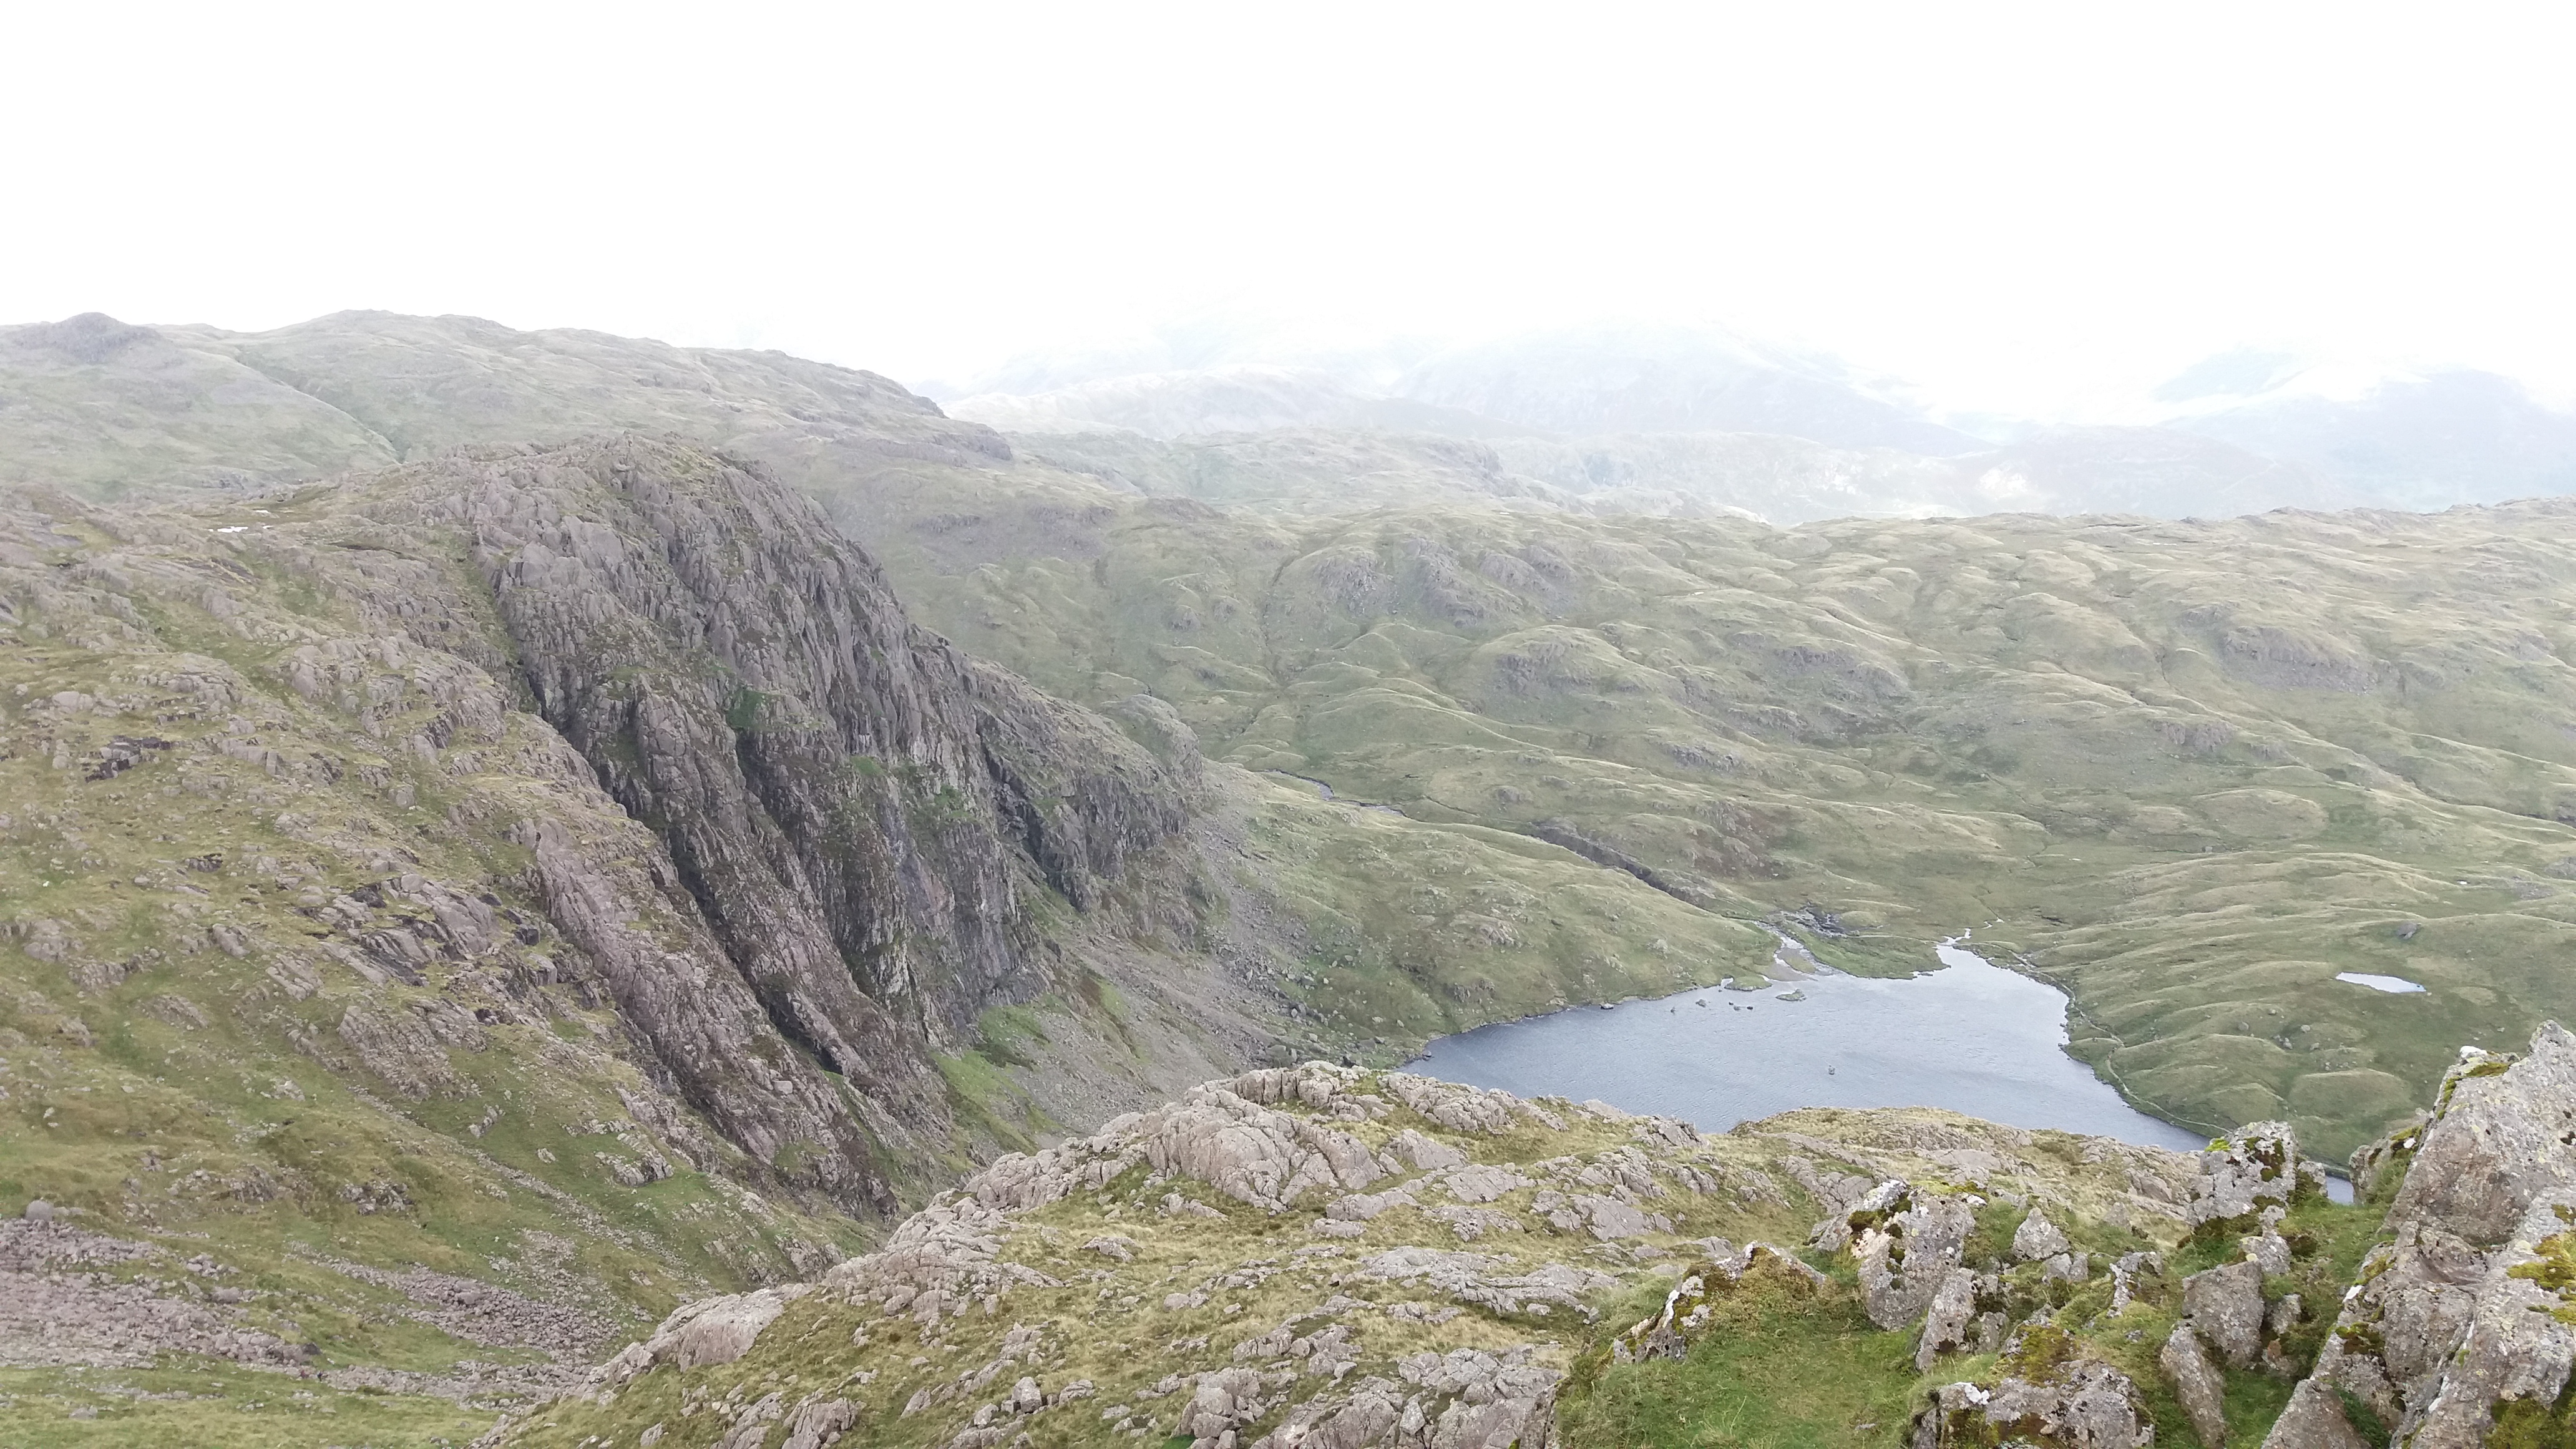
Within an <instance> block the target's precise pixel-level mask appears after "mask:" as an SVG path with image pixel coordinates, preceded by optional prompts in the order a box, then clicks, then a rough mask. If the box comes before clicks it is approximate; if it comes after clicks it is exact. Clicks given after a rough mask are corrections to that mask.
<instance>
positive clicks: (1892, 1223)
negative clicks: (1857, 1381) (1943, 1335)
mask: <svg viewBox="0 0 2576 1449" xmlns="http://www.w3.org/2000/svg"><path fill="white" fill-rule="evenodd" d="M1897 1186H1898V1187H1899V1188H1900V1189H1902V1190H1901V1191H1898V1192H1893V1193H1886V1194H1884V1195H1883V1202H1884V1205H1883V1206H1881V1207H1879V1208H1877V1209H1876V1215H1875V1220H1874V1221H1871V1222H1870V1223H1869V1224H1868V1226H1866V1227H1863V1228H1861V1229H1860V1230H1859V1233H1858V1235H1857V1236H1856V1237H1855V1238H1854V1239H1853V1241H1852V1249H1851V1251H1852V1256H1854V1257H1855V1258H1857V1259H1859V1260H1860V1287H1861V1305H1862V1310H1863V1311H1864V1312H1866V1313H1867V1314H1868V1315H1869V1321H1870V1322H1872V1323H1875V1324H1877V1325H1878V1326H1879V1327H1881V1328H1888V1329H1895V1328H1903V1327H1906V1326H1907V1325H1909V1324H1912V1323H1914V1322H1915V1321H1917V1320H1918V1319H1920V1318H1922V1316H1923V1313H1924V1310H1925V1309H1927V1308H1929V1307H1931V1304H1932V1295H1933V1294H1934V1293H1936V1292H1938V1291H1940V1287H1941V1283H1942V1280H1943V1279H1945V1278H1946V1277H1948V1276H1949V1273H1950V1270H1951V1269H1953V1268H1956V1267H1958V1266H1959V1258H1960V1254H1961V1252H1962V1250H1963V1249H1964V1248H1965V1247H1966V1245H1967V1240H1968V1234H1969V1233H1971V1232H1973V1231H1975V1229H1976V1226H1977V1218H1976V1213H1975V1212H1974V1211H1973V1210H1972V1209H1971V1208H1969V1206H1968V1205H1967V1204H1966V1203H1965V1202H1963V1201H1961V1200H1960V1199H1958V1198H1955V1197H1949V1196H1945V1195H1943V1194H1939V1193H1918V1192H1916V1191H1914V1190H1913V1189H1912V1187H1911V1186H1909V1185H1907V1184H1903V1183H1900V1184H1897ZM1881 1201H1882V1194H1877V1193H1874V1194H1872V1195H1871V1197H1870V1198H1869V1199H1867V1200H1865V1201H1864V1202H1863V1203H1862V1204H1861V1206H1860V1207H1857V1208H1855V1209H1854V1210H1853V1211H1854V1213H1855V1215H1857V1214H1859V1213H1860V1212H1861V1211H1863V1210H1864V1209H1867V1208H1869V1207H1870V1205H1871V1204H1872V1203H1879V1202H1881Z"/></svg>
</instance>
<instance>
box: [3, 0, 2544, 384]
mask: <svg viewBox="0 0 2576 1449" xmlns="http://www.w3.org/2000/svg"><path fill="white" fill-rule="evenodd" d="M2565 23H2566V22H2565V21H2564V20H2563V19H2562V18H2561V17H2560V16H2558V15H2557V14H2555V13H2553V12H2547V11H2542V10H2539V9H2537V8H2532V9H2528V10H2517V9H2510V8H2508V9H2499V10H2490V11H2485V12H2478V13H2473V14H2469V15H2466V16H2463V15H2459V14H2447V15H2445V16H2443V17H2442V19H2441V22H2440V24H2439V25H2438V26H2435V25H2431V24H2429V23H2426V22H2424V21H2423V20H2422V19H2420V18H2419V17H2417V16H2415V15H2412V14H2410V13H2408V12H2402V11H2398V10H2395V9H2375V10H2374V9H2368V8H2364V9H2360V10H2355V9H2352V8H2349V7H2337V8H2327V7H2323V6H2285V7H2278V8H2275V9H2269V10H2265V11H2262V12H2259V13H2249V12H2244V11H2242V10H2238V9H2232V8H2221V7H2216V6H2185V7H2168V8H2165V9H2160V10H2158V11H2157V12H2155V13H2154V14H2153V15H2152V16H2151V17H2150V16H2132V15H2124V14H2111V13H2102V12H2080V13H2079V12H2066V11H2062V10H2059V9H2054V8H2050V7H2041V6H1993V7H1984V8H1981V9H1979V10H1977V11H1975V12H1973V13H1969V14H1961V13H1956V12H1942V13H1938V14H1935V13H1931V12H1922V11H1918V10H1914V9H1909V8H1905V7H1897V6H1868V5H1863V6H1837V7H1818V8H1808V9H1801V10H1799V11H1797V12H1795V13H1786V14H1784V13H1775V12H1772V11H1769V10H1762V11H1740V12H1720V13H1708V12H1703V11H1701V10H1698V9H1681V8H1674V9H1660V8H1652V7H1639V8H1629V9H1618V10H1612V11H1608V12H1593V13H1588V14H1587V15H1586V16H1584V17H1583V18H1582V20H1581V21H1580V22H1579V23H1578V22H1573V21H1569V20H1566V19H1564V18H1562V17H1560V16H1557V15H1554V14H1550V13H1547V12H1539V11H1534V10H1530V11H1510V10H1505V11H1494V10H1489V9H1479V10H1476V11H1473V12H1469V11H1464V10H1445V9H1419V10H1407V11H1404V12H1400V13H1394V14H1389V13H1385V12H1383V11H1380V10H1376V9H1370V8H1363V7H1331V6H1327V7H1317V8H1310V9H1306V10H1301V11H1299V12H1298V13H1297V14H1296V15H1295V16H1293V17H1286V18H1280V17H1272V16H1263V15H1253V14H1229V13H1217V12H1206V11H1201V10H1195V9H1190V8H1187V7H1135V8H1129V9H1124V10H1121V11H1118V12H1116V13H1114V14H1107V15H1102V14H1096V13H1086V14H1083V15H1075V14H1072V13H1068V12H1061V11H1054V10H1048V9H1043V8H1039V7H1025V6H980V7H943V8H942V9H941V10H939V11H938V12H937V13H922V12H918V11H912V10H894V9H856V10H841V9H824V8H819V7H814V8H807V7H794V6H789V7H777V8H772V9H768V10H765V11H761V12H758V13H757V14H755V15H753V16H752V17H750V18H749V19H748V20H742V19H738V18H735V17H728V19H727V21H726V23H724V24H722V25H714V24H708V23H702V22H700V21H698V20H697V19H695V18H693V17H691V16H689V15H687V14H686V13H685V12H677V11H672V12H646V13H642V14H640V15H639V14H637V13H635V12H630V11H625V10H618V11H610V10H607V9H605V8H591V7H557V8H551V9H546V10H542V11H536V12H525V11H521V10H518V9H512V8H505V7H497V6H487V7H475V6H465V7H460V8H456V9H452V10H442V11H441V12H440V13H439V15H438V17H437V18H435V19H434V20H415V19H407V18H401V17H397V18H392V19H387V18H382V17H352V16H350V15H348V14H347V13H345V12H339V11H326V10H322V9H320V8H318V7H296V6H277V7H269V8H266V9H263V10H261V11H258V12H256V13H254V14H251V15H249V16H241V15H234V14H229V13H228V14H225V15H222V16H217V15H213V14H210V13H198V12H193V11H186V10H175V9H174V10H172V11H169V12H167V13H165V14H163V15H161V16H160V17H159V18H158V19H157V20H156V21H155V23H153V24H151V25H147V26H135V25H130V24H124V23H121V22H120V21H112V20H109V19H102V18H94V17H91V16H88V15H83V14H75V13H69V12H55V13H48V14H44V15H40V16H36V17H32V18H28V19H24V20H22V21H21V22H20V24H21V32H22V36H23V37H24V39H25V41H26V45H25V53H26V54H27V55H29V56H32V57H38V58H43V57H52V58H54V59H56V60H58V61H61V62H64V63H60V64H36V65H30V66H28V67H26V68H24V70H23V71H22V73H21V76H20V78H19V80H18V81H17V82H15V83H14V84H13V87H12V88H11V91H10V93H9V95H7V96H6V97H0V115H5V116H7V117H8V118H9V120H10V121H11V122H12V124H13V125H14V127H15V129H16V131H17V133H18V134H20V135H22V136H29V137H40V138H42V144H40V145H33V146H28V147H24V148H21V151H20V153H19V154H18V155H17V156H16V157H15V158H14V161H13V168H12V169H13V172H14V179H15V182H16V185H15V187H14V189H13V194H14V195H15V196H16V197H17V198H18V200H19V204H20V205H21V207H22V208H23V216H24V218H25V220H26V222H28V223H30V224H22V225H21V226H19V227H15V228H11V229H10V230H9V232H8V233H7V235H6V239H5V240H0V262H5V263H6V265H5V266H0V316H6V317H8V318H10V319H12V320H28V321H34V320H43V319H51V318H59V317H62V316H65V315H69V314H73V313H78V312H83V311H92V310H95V311H102V312H107V313H110V314H112V315H115V316H117V317H120V318H122V319H125V320H128V321H137V322H157V323H175V322H203V323H209V324H212V325H217V326H222V327H227V328H232V329H237V330H257V329H264V328H271V327H276V326H280V325H284V324H287V323H291V322H294V321H299V320H302V319H304V318H307V317H311V316H316V315H320V314H324V313H328V312H333V311H338V310H343V309H349V308H378V309H385V310H393V311H403V312H425V313H447V312H455V313H469V314H473V315H477V316H483V317H488V318H491V319H493V320H495V321H499V322H502V323H505V324H507V325H510V326H513V327H521V328H538V327H558V326H575V327H584V328H590V329H594V330H599V331H605V332H614V333H622V334H627V335H641V336H650V337H655V338H658V339H661V340H664V341H668V342H672V343H677V344H682V345H694V346H754V347H775V348H779V349H782V350H785V351H789V352H794V353H797V354H800V355H804V356H809V357H815V358H820V359H824V360H828V361H833V362H839V363H844V364H847V365H852V366H858V367H864V368H868V369H870V370H873V371H877V372H882V373H885V374H887V375H889V376H892V377H895V378H897V379H899V380H902V381H904V382H906V383H907V384H909V385H915V386H933V385H936V384H938V383H940V382H943V381H947V382H965V381H971V380H973V379H977V378H980V377H989V376H991V375H992V374H993V373H994V372H995V371H996V370H997V369H1000V368H1003V367H1005V366H1007V365H1009V364H1011V363H1012V362H1013V361H1014V360H1015V359H1025V358H1029V357H1033V356H1036V357H1045V356H1058V357H1061V356H1069V355H1080V354H1084V353H1101V352H1112V353H1114V352H1116V351H1118V350H1120V349H1130V350H1133V349H1135V348H1136V347H1137V344H1138V343H1139V341H1140V339H1142V340H1149V341H1150V340H1151V339H1153V338H1154V337H1156V336H1157V335H1158V334H1162V335H1177V334H1185V333H1190V332H1193V331H1196V332H1199V333H1207V332H1210V331H1225V330H1227V329H1231V330H1232V331H1234V332H1235V333H1237V334H1239V335H1244V336H1266V337H1267V338H1269V339H1270V340H1269V341H1268V342H1267V343H1265V344H1264V345H1265V346H1267V347H1268V348H1269V352H1268V353H1267V354H1263V355H1275V356H1277V357H1279V358H1281V359H1286V360H1293V359H1295V358H1298V357H1304V356H1311V355H1316V354H1324V353H1331V352H1333V351H1335V350H1337V349H1338V350H1340V351H1343V352H1351V351H1364V350H1367V349H1371V348H1379V349H1383V348H1385V347H1386V346H1388V345H1389V344H1390V342H1392V343H1395V344H1399V345H1400V344H1404V343H1406V341H1407V340H1408V339H1410V340H1412V342H1413V343H1415V344H1417V345H1421V346H1425V347H1428V346H1431V345H1437V344H1456V343H1471V342H1474V341H1477V340H1480V339H1489V338H1493V337H1498V336H1505V335H1513V334H1519V333H1525V332H1529V331H1532V330H1542V329H1548V328H1556V327H1565V326H1577V325H1593V324H1597V323H1600V322H1603V321H1604V320H1609V321H1615V322H1622V323H1632V324H1633V323H1644V324H1656V325H1660V324H1676V325H1690V326H1706V325H1712V324H1713V325H1719V326H1724V327H1727V328H1730V329H1733V330H1737V331H1740V332H1742V333H1744V334H1745V335H1748V336H1750V337H1754V338H1757V339H1760V340H1761V341H1763V342H1766V343H1770V344H1774V345H1777V346H1781V347H1786V348H1793V349H1804V350H1809V351H1814V352H1821V353H1829V354H1831V355H1833V356H1835V357H1838V358H1841V359H1843V360H1845V361H1846V362H1848V363H1849V364H1851V365H1852V366H1853V367H1854V368H1856V369H1859V370H1861V371H1863V372H1864V373H1866V374H1869V375H1873V376H1879V377H1884V378H1887V379H1894V380H1898V381H1901V382H1902V383H1904V384H1906V386H1907V392H1908V396H1910V397H1912V398H1913V399H1915V400H1916V401H1918V402H1920V403H1921V404H1922V405H1923V406H1925V407H1926V408H1928V409H1930V410H1932V411H1934V412H1936V413H1942V414H1953V415H1955V414H1960V413H1995V414H2009V415H2014V416H2022V417H2030V418H2034V419H2039V420H2043V421H2047V420H2077V421H2081V420H2094V419H2101V418H2107V417H2111V416H2114V415H2116V414H2117V413H2118V412H2119V410H2120V409H2121V408H2123V407H2127V406H2130V405H2131V404H2132V403H2133V402H2134V400H2135V399H2137V398H2139V397H2141V396H2143V395H2144V394H2145V393H2146V392H2147V391H2148V390H2149V389H2151V388H2153V387H2154V386H2155V385H2156V384H2157V383H2158V382H2159V381H2161V380H2163V379H2165V378H2169V377H2171V376H2173V375H2174V374H2176V373H2178V372H2180V371H2182V370H2183V369H2184V368H2186V367H2189V366H2191V365H2193V364H2194V363H2197V362H2199V361H2201V360H2202V359H2205V358H2208V357H2211V356H2213V355H2217V354H2223V353H2226V352H2229V351H2231V350H2236V349H2254V350H2261V351H2278V352H2285V353H2290V354H2295V355H2299V356H2302V357H2307V358H2312V359H2319V360H2327V361H2333V362H2336V363H2340V364H2347V365H2352V366H2357V367H2362V368H2371V367H2388V366H2414V367H2431V366H2465V367H2474V368H2481V369H2487V370H2493V371H2496V372H2500V373H2503V374H2506V375H2508V376H2512V377H2515V378H2517V379H2520V380H2522V381H2524V382H2525V383H2527V384H2528V385H2530V386H2532V387H2533V388H2534V389H2535V390H2536V391H2537V392H2539V393H2540V394H2541V395H2542V396H2544V397H2547V398H2549V399H2551V400H2553V401H2562V402H2563V401H2564V400H2565V399H2566V398H2567V397H2568V396H2569V395H2570V393H2571V392H2576V359H2571V358H2570V357H2569V356H2568V354H2567V351H2566V349H2565V348H2564V347H2563V346H2562V345H2560V342H2559V339H2561V338H2563V337H2565V336H2566V335H2569V333H2570V332H2571V331H2576V278H2571V277H2569V276H2568V274H2567V273H2566V270H2565V268H2564V267H2563V266H2561V265H2560V263H2559V258H2560V257H2561V256H2563V254H2564V253H2565V251H2566V249H2567V238H2566V235H2565V233H2566V230H2567V222H2566V218H2565V217H2564V215H2563V214H2562V213H2563V207H2562V206H2561V204H2560V203H2559V202H2558V201H2557V199H2556V197H2555V195H2554V194H2553V193H2552V192H2551V191H2550V190H2549V188H2546V187H2544V186H2540V185H2536V184H2534V182H2535V179H2536V178H2541V177H2545V176H2546V175H2548V174H2551V173H2552V170H2553V168H2552V166H2551V163H2552V162H2553V161H2554V160H2555V159H2556V158H2557V157H2558V156H2560V155H2561V154H2563V151H2564V143H2565V141H2566V140H2567V138H2568V135H2569V132H2570V129H2571V126H2570V120H2571V117H2570V110H2571V102H2570V100H2569V99H2568V98H2567V96H2566V95H2565V93H2564V90H2563V88H2562V87H2559V86H2558V85H2557V84H2556V81H2555V78H2554V76H2552V75H2551V74H2550V73H2549V72H2550V67H2551V64H2552V57H2554V55H2555V54H2556V53H2557V52H2558V47H2556V46H2554V45H2551V44H2548V43H2546V42H2547V40H2548V38H2549V37H2550V36H2551V35H2553V34H2557V33H2559V32H2560V31H2561V30H2562V29H2563V27H2564V26H2565ZM75 61H76V62H77V63H73V62H75ZM111 82H112V84H113V93H114V95H115V97H116V100H115V104H113V105H101V104H99V102H98V97H99V96H100V94H102V91H101V87H102V86H103V85H107V84H109V83H111Z"/></svg>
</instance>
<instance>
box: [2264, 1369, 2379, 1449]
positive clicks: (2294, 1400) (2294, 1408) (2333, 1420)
mask: <svg viewBox="0 0 2576 1449" xmlns="http://www.w3.org/2000/svg"><path fill="white" fill-rule="evenodd" d="M2263 1449H2371V1445H2370V1441H2369V1440H2367V1439H2364V1438H2363V1437H2361V1431H2360V1430H2358V1429H2355V1428H2354V1427H2353V1426H2352V1420H2351V1419H2349V1418H2347V1417H2346V1416H2345V1414H2344V1411H2343V1400H2342V1398H2341V1397H2340V1396H2339V1395H2337V1394H2336V1393H2335V1391H2334V1389H2333V1387H2332V1386H2331V1385H2329V1384H2328V1383H2327V1382H2326V1381H2325V1380H2323V1379H2321V1378H2308V1379H2303V1380H2301V1381H2300V1383H2299V1387H2298V1389H2297V1390H2296V1391H2295V1392H2293V1393H2292V1394H2291V1395H2290V1403H2289V1407H2287V1408H2285V1409H2283V1410H2282V1411H2281V1417H2280V1418H2278V1419H2276V1420H2274V1421H2273V1423H2272V1432H2271V1433H2269V1434H2266V1435H2265V1436H2263Z"/></svg>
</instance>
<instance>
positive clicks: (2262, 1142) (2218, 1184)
mask: <svg viewBox="0 0 2576 1449" xmlns="http://www.w3.org/2000/svg"><path fill="white" fill-rule="evenodd" d="M2298 1166H2299V1139H2298V1134H2297V1133H2295V1132H2293V1131H2291V1130H2290V1124H2289V1123H2287V1122H2256V1123H2252V1124H2250V1125H2248V1126H2245V1127H2241V1128H2239V1129H2237V1133H2236V1135H2235V1136H2234V1137H2233V1138H2220V1139H2219V1140H2218V1141H2217V1142H2215V1143H2212V1144H2211V1145H2210V1149H2209V1150H2208V1151H2207V1152H2204V1153H2202V1154H2201V1155H2200V1175H2199V1176H2198V1177H2196V1178H2195V1179H2193V1181H2192V1186H2191V1200H2190V1202H2189V1203H2187V1204H2186V1205H2185V1206H2184V1208H2183V1220H2184V1221H2185V1222H2187V1223H2189V1224H2191V1225H2192V1226H2194V1227H2198V1226H2199V1225H2200V1224H2202V1223H2207V1222H2226V1221H2231V1220H2233V1219H2236V1218H2243V1217H2251V1216H2253V1215H2255V1214H2258V1213H2260V1212H2261V1211H2262V1210H2263V1209H2264V1208H2266V1207H2287V1206H2289V1203H2290V1197H2291V1195H2292V1194H2293V1193H2294V1192H2296V1191H2297V1189H2298V1184H2299V1174H2298Z"/></svg>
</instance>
